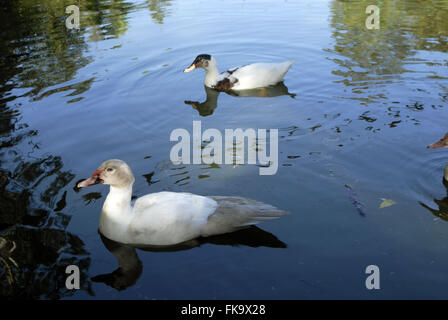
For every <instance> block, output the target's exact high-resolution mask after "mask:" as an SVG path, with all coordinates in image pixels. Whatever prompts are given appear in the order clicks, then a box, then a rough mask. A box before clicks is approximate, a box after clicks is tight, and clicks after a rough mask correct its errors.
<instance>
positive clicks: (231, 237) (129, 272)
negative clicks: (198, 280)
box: [91, 226, 287, 291]
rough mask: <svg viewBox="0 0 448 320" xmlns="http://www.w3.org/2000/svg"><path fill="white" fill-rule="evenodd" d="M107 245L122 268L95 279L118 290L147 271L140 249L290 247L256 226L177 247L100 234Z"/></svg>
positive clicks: (157, 250)
mask: <svg viewBox="0 0 448 320" xmlns="http://www.w3.org/2000/svg"><path fill="white" fill-rule="evenodd" d="M100 236H101V240H102V241H103V244H104V246H105V247H106V249H107V250H109V251H110V252H111V253H112V254H113V255H114V256H115V258H116V259H117V261H118V265H119V267H118V269H116V270H115V271H113V272H111V273H107V274H101V275H97V276H95V277H93V278H92V279H91V280H92V281H93V282H102V283H105V284H107V285H108V286H110V287H112V288H114V289H116V290H119V291H121V290H125V289H126V288H128V287H131V286H133V285H135V284H136V283H137V281H138V279H139V278H140V275H141V274H142V271H143V265H142V262H141V261H140V259H139V258H138V255H137V252H136V249H139V250H142V251H151V252H174V251H182V250H189V249H192V248H195V247H199V246H201V245H203V244H214V245H228V246H241V245H243V246H249V247H253V248H256V247H269V248H286V247H287V246H286V244H285V243H283V242H282V241H280V240H279V239H278V238H277V237H276V236H274V235H273V234H272V233H269V232H267V231H264V230H262V229H260V228H258V227H256V226H250V227H246V228H244V229H241V230H238V231H235V232H232V233H227V234H221V235H217V236H210V237H200V238H196V239H193V240H189V241H186V242H183V243H180V244H177V245H173V246H131V245H126V244H122V243H119V242H116V241H113V240H110V239H108V238H106V237H105V236H104V235H102V234H101V233H100Z"/></svg>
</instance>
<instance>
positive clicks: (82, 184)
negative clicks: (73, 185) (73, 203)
mask: <svg viewBox="0 0 448 320" xmlns="http://www.w3.org/2000/svg"><path fill="white" fill-rule="evenodd" d="M102 173H103V170H96V171H95V172H94V173H92V176H91V177H90V178H89V179H86V180H83V181H81V182H80V183H78V185H77V187H78V188H85V187H89V186H93V185H94V184H99V183H104V181H103V180H102V179H101V178H100V176H101V174H102Z"/></svg>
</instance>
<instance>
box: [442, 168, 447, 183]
mask: <svg viewBox="0 0 448 320" xmlns="http://www.w3.org/2000/svg"><path fill="white" fill-rule="evenodd" d="M443 177H444V178H445V180H446V181H448V165H446V167H445V170H444V172H443Z"/></svg>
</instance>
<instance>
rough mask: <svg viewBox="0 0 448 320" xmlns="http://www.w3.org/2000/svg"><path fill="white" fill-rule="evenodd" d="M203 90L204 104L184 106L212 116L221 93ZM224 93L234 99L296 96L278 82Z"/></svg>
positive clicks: (203, 114)
mask: <svg viewBox="0 0 448 320" xmlns="http://www.w3.org/2000/svg"><path fill="white" fill-rule="evenodd" d="M204 89H205V94H206V95H207V98H206V99H205V101H204V102H199V101H189V100H186V101H185V104H188V105H191V106H192V107H193V108H194V109H196V110H197V111H198V112H199V114H200V115H201V116H203V117H206V116H209V115H211V114H213V112H214V111H215V109H216V108H217V107H218V96H219V94H220V92H221V91H217V90H215V89H212V88H209V87H206V86H204ZM226 93H227V94H229V95H231V96H234V97H259V98H272V97H278V96H286V95H288V96H290V97H291V98H293V99H294V98H295V96H296V94H294V93H290V92H289V91H288V88H287V87H286V86H285V84H284V83H283V82H279V83H277V84H276V85H274V86H269V87H263V88H257V89H249V90H240V91H226Z"/></svg>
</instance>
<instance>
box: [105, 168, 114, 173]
mask: <svg viewBox="0 0 448 320" xmlns="http://www.w3.org/2000/svg"><path fill="white" fill-rule="evenodd" d="M106 171H107V172H112V171H114V169H112V168H107V169H106Z"/></svg>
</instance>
